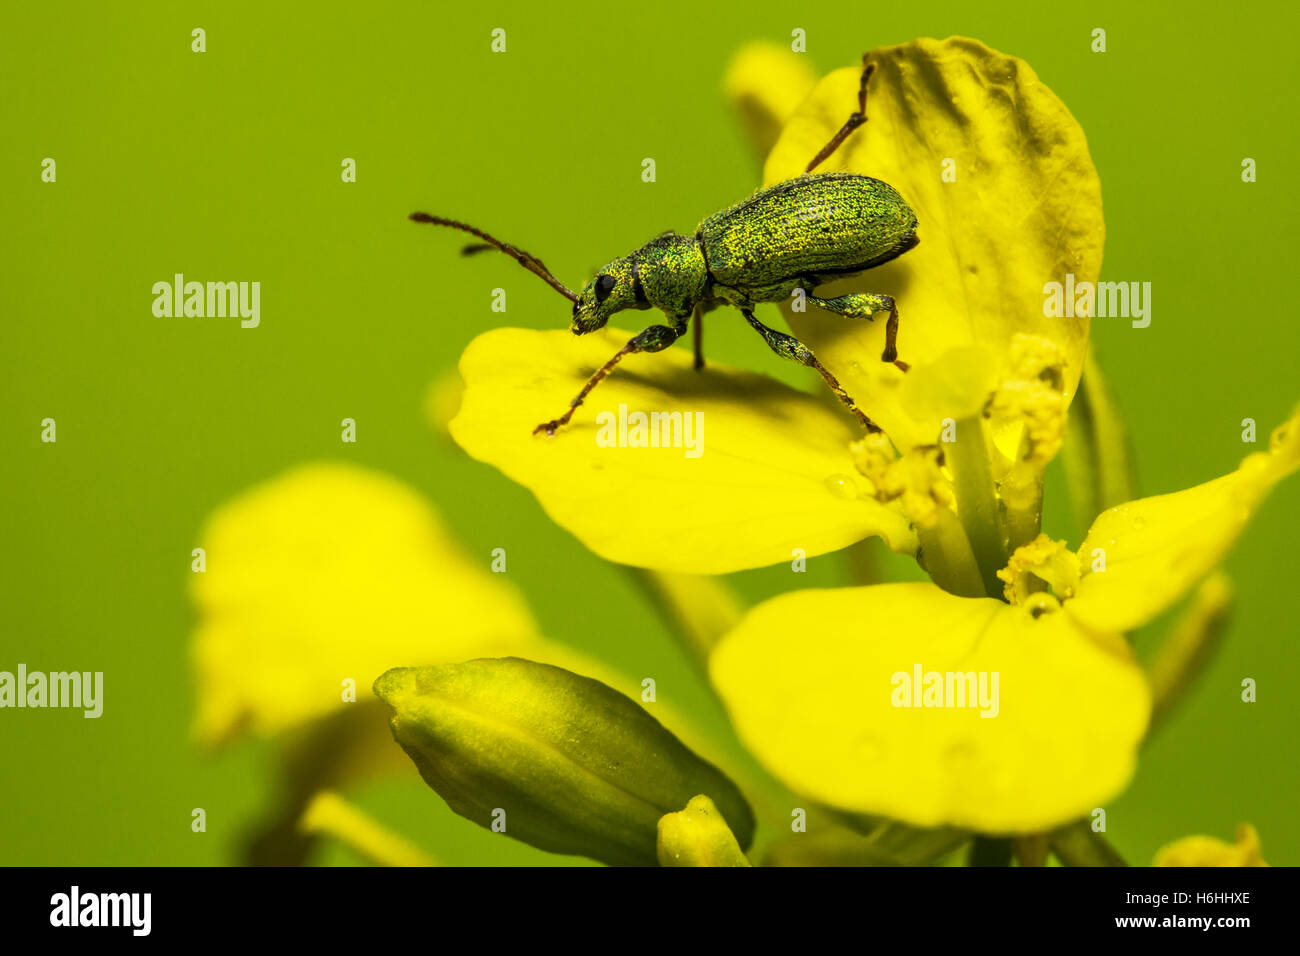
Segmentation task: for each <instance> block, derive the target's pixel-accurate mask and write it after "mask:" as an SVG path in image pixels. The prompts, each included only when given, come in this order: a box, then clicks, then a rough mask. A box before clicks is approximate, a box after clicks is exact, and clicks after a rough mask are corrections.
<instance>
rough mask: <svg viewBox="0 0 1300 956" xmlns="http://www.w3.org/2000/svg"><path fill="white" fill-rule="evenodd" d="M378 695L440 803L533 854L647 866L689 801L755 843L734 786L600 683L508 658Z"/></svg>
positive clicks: (450, 669) (437, 671) (436, 672)
mask: <svg viewBox="0 0 1300 956" xmlns="http://www.w3.org/2000/svg"><path fill="white" fill-rule="evenodd" d="M375 694H376V695H377V696H378V697H379V698H380V699H382V700H383V701H384V702H385V703H386V704H388V706H389V707H391V708H392V709H393V711H394V714H393V717H392V720H391V721H390V724H391V726H392V729H393V737H394V738H395V739H396V740H397V742H398V743H399V744H401V745H402V749H403V750H405V751H406V753H407V755H408V756H409V757H410V758H411V759H412V760H414V761H415V765H416V767H418V768H419V770H420V775H421V776H422V777H424V780H425V782H426V783H428V784H429V786H431V787H432V788H433V789H434V790H435V791H437V792H438V794H439V795H440V796H441V797H442V798H443V799H444V800H446V801H447V804H448V806H450V807H451V808H452V809H453V810H455V811H456V812H457V813H459V814H460V815H461V816H463V817H466V818H467V819H470V820H473V821H474V822H475V823H478V824H480V825H482V826H485V827H488V828H490V829H493V830H497V831H503V832H505V833H506V834H507V835H509V836H512V837H514V838H515V839H517V840H523V841H524V842H525V843H529V844H532V845H533V846H535V847H538V848H540V849H543V850H549V851H551V852H553V853H571V854H578V855H581V856H587V857H591V858H592V859H595V860H600V861H602V862H604V863H608V864H611V865H644V866H653V865H654V864H655V863H656V862H657V860H658V857H657V851H656V842H657V826H658V822H659V818H660V817H662V816H663V815H664V814H666V813H672V812H675V811H677V810H681V809H682V808H683V807H685V806H686V805H687V803H688V802H689V801H690V799H691V798H692V797H693V796H695V795H696V794H707V795H708V796H709V797H711V798H712V799H713V801H714V803H715V804H717V807H718V808H719V809H720V810H721V813H722V815H723V817H725V819H726V821H727V823H728V825H729V826H730V827H731V829H732V831H733V832H734V833H735V835H736V838H737V839H738V840H739V842H740V845H741V846H748V845H749V842H750V840H751V839H752V837H753V832H754V816H753V813H752V812H751V810H750V808H749V804H747V803H746V802H745V798H744V797H743V796H742V795H741V793H740V791H739V790H738V789H737V788H736V786H735V784H733V783H732V782H731V781H730V780H729V779H727V777H726V776H725V775H724V774H723V773H722V772H721V771H720V770H718V769H717V768H716V767H714V766H713V765H712V764H709V763H707V762H705V761H704V760H702V759H700V758H699V757H698V756H696V755H695V754H694V753H692V752H691V751H690V750H688V749H687V748H686V746H685V745H683V744H682V742H681V741H679V740H678V739H677V738H676V737H674V736H673V735H672V734H671V733H670V732H669V731H668V730H666V729H665V728H664V726H663V725H662V724H660V723H659V721H657V720H655V719H654V718H653V717H651V716H650V715H649V714H648V713H646V712H645V710H643V709H642V708H641V706H640V705H638V704H637V703H635V702H634V701H632V700H630V699H629V698H627V697H625V696H624V695H622V694H620V693H618V692H617V691H615V690H613V689H612V688H610V687H607V686H606V685H604V684H602V683H600V681H596V680H592V679H591V678H589V677H582V676H580V675H578V674H574V673H572V672H570V671H566V670H563V669H561V668H559V667H553V666H551V665H549V664H538V663H535V662H533V661H526V660H521V659H519V658H515V657H507V658H500V659H482V660H474V661H467V662H466V663H463V664H444V665H438V666H434V667H398V668H394V669H393V670H390V671H388V672H387V673H385V674H383V675H382V676H381V677H380V678H379V679H378V680H377V681H375Z"/></svg>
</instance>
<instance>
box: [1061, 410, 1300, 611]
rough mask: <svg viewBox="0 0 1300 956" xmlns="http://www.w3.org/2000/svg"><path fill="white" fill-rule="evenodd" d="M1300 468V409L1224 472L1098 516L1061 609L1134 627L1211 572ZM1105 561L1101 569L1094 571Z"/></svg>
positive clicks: (1163, 608) (1186, 591)
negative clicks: (1259, 448) (1266, 443)
mask: <svg viewBox="0 0 1300 956" xmlns="http://www.w3.org/2000/svg"><path fill="white" fill-rule="evenodd" d="M1297 468H1300V409H1298V410H1297V411H1296V413H1295V414H1293V415H1292V417H1291V419H1290V420H1289V421H1288V422H1286V424H1284V425H1282V426H1281V427H1280V428H1278V429H1276V430H1275V431H1274V432H1273V436H1272V441H1271V448H1270V450H1269V451H1267V452H1256V453H1255V454H1253V455H1250V456H1249V457H1247V458H1246V459H1245V460H1244V461H1242V463H1241V466H1240V467H1239V468H1238V469H1237V470H1236V471H1234V472H1232V473H1231V474H1229V475H1224V476H1223V477H1222V478H1216V479H1215V480H1214V481H1209V482H1206V483H1205V484H1203V485H1197V486H1196V487H1194V488H1188V489H1186V490H1185V491H1177V492H1174V493H1172V494H1168V495H1157V496H1155V497H1153V498H1140V499H1138V500H1137V501H1130V502H1129V503H1128V504H1123V505H1119V506H1117V507H1115V508H1111V509H1110V510H1109V511H1105V512H1103V513H1102V514H1101V515H1100V516H1099V517H1098V518H1097V520H1096V521H1095V522H1093V525H1092V528H1091V530H1090V531H1089V532H1088V536H1087V538H1086V539H1084V542H1083V545H1082V546H1081V547H1080V548H1079V560H1080V563H1081V565H1082V567H1083V569H1084V572H1085V576H1084V578H1083V581H1082V582H1081V583H1080V585H1079V588H1078V593H1077V594H1076V595H1075V597H1074V599H1073V600H1071V601H1069V602H1067V603H1066V605H1065V607H1066V610H1067V611H1068V612H1069V613H1070V614H1071V615H1072V616H1073V617H1074V618H1076V619H1077V620H1079V621H1080V622H1082V623H1084V624H1086V625H1087V626H1088V627H1091V628H1096V629H1097V630H1099V631H1126V630H1131V629H1133V628H1136V627H1140V626H1141V625H1143V624H1145V623H1146V622H1147V621H1149V620H1151V619H1152V618H1153V617H1155V616H1156V615H1157V614H1159V613H1160V612H1161V611H1163V610H1165V609H1166V608H1168V607H1170V606H1171V605H1173V604H1174V603H1175V602H1177V601H1178V600H1179V599H1181V598H1182V597H1183V596H1184V595H1186V594H1187V593H1188V592H1190V591H1191V590H1192V589H1193V588H1194V587H1196V585H1197V584H1198V583H1199V582H1200V581H1201V580H1202V579H1203V578H1204V577H1205V576H1206V575H1207V574H1209V573H1210V572H1211V571H1212V570H1214V568H1215V567H1217V566H1218V565H1219V564H1220V563H1221V562H1222V561H1223V559H1224V558H1225V557H1227V555H1228V552H1229V551H1230V550H1231V549H1232V546H1233V545H1234V544H1235V543H1236V541H1237V538H1238V537H1240V536H1241V533H1242V531H1243V530H1244V529H1245V527H1246V524H1247V523H1248V522H1249V521H1250V519H1251V516H1252V515H1254V513H1255V511H1256V510H1258V508H1259V506H1260V504H1261V503H1262V502H1263V500H1264V498H1265V497H1266V496H1267V495H1268V493H1269V492H1270V491H1271V490H1272V489H1273V486H1274V485H1275V484H1277V483H1278V482H1279V481H1281V480H1282V479H1283V478H1285V477H1287V476H1288V475H1290V474H1292V473H1294V472H1295V471H1296V469H1297ZM1103 559H1104V562H1105V570H1104V571H1102V570H1094V566H1095V567H1097V568H1100V567H1101V565H1100V561H1101V560H1103Z"/></svg>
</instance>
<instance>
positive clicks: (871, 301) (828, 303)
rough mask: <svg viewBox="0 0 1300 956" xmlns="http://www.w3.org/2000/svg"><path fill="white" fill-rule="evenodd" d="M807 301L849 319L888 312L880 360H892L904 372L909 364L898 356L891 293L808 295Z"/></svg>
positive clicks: (896, 306)
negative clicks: (827, 297)
mask: <svg viewBox="0 0 1300 956" xmlns="http://www.w3.org/2000/svg"><path fill="white" fill-rule="evenodd" d="M808 301H809V302H811V303H812V304H813V305H815V306H817V307H818V308H821V309H825V310H826V311H827V312H834V313H835V314H836V315H842V316H845V317H846V318H850V319H868V320H870V319H872V318H874V317H875V314H876V313H877V312H888V313H889V321H887V322H886V323H885V350H884V351H883V352H881V353H880V360H881V361H882V362H893V363H894V364H895V365H896V366H898V368H900V369H901V370H902V371H904V372H906V371H907V370H908V369H909V368H910V367H911V366H909V365H908V364H907V363H906V362H904V361H903V360H902V359H900V358H899V357H898V305H897V303H895V302H894V297H893V296H892V295H884V294H883V293H877V292H859V293H856V294H855V295H841V296H837V297H836V298H834V299H819V298H817V297H816V296H811V295H810V296H808Z"/></svg>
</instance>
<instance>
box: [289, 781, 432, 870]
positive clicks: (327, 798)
mask: <svg viewBox="0 0 1300 956" xmlns="http://www.w3.org/2000/svg"><path fill="white" fill-rule="evenodd" d="M301 827H302V829H303V830H304V831H306V832H307V833H324V834H328V835H329V836H332V837H334V838H335V839H336V840H338V841H340V842H341V843H343V844H344V845H345V846H348V847H351V848H352V849H353V850H355V851H356V852H357V853H358V854H360V855H361V856H363V857H365V858H366V859H367V860H369V861H371V862H372V863H377V864H379V865H380V866H437V865H438V864H437V861H436V860H434V859H433V858H432V857H430V856H429V855H428V854H426V853H425V852H424V851H423V850H421V849H419V848H418V847H417V846H415V845H414V844H412V843H411V842H410V841H409V840H407V839H406V838H405V837H403V836H401V835H399V834H397V833H393V832H392V831H391V830H388V829H387V828H386V827H384V826H383V825H382V824H380V823H378V822H376V821H375V820H373V819H371V818H370V817H369V816H367V815H366V814H364V813H362V812H361V811H360V810H358V809H357V808H356V807H354V806H352V804H350V803H348V802H347V801H346V800H344V799H343V798H342V797H340V796H339V795H338V794H336V793H331V792H330V791H327V790H323V791H321V792H320V793H318V794H317V795H316V796H315V797H314V798H313V799H312V801H311V803H309V804H308V805H307V809H306V811H305V812H304V813H303V815H302V822H301Z"/></svg>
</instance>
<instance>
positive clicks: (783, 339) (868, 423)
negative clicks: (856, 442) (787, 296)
mask: <svg viewBox="0 0 1300 956" xmlns="http://www.w3.org/2000/svg"><path fill="white" fill-rule="evenodd" d="M740 311H741V314H743V315H744V316H745V320H746V321H747V322H749V324H750V325H752V326H753V327H754V331H756V332H757V333H758V334H759V335H761V336H763V341H764V342H766V343H767V347H768V348H770V349H771V350H772V351H773V352H775V353H776V354H777V355H779V356H781V357H782V358H787V359H790V360H791V361H794V362H798V363H799V364H800V365H807V366H808V367H809V368H811V369H816V370H817V374H819V375H820V376H821V377H822V378H824V379H825V380H826V384H827V385H829V386H830V388H831V391H832V392H834V393H835V394H836V395H837V396H838V397H839V400H840V401H841V402H843V403H844V404H845V405H846V406H847V407H848V409H849V411H851V412H852V413H853V414H854V415H856V416H858V420H859V421H861V422H862V424H863V426H865V427H866V429H867V431H869V432H878V431H880V426H879V425H877V424H876V423H875V422H873V421H872V420H871V419H870V418H868V417H867V416H866V414H865V413H864V412H863V411H862V409H860V408H858V405H857V403H856V402H855V401H853V399H852V397H851V396H850V395H849V393H848V392H846V391H845V390H844V386H843V385H841V384H840V380H839V379H838V378H836V377H835V376H834V375H833V374H832V373H831V370H830V369H828V368H827V367H826V366H825V365H823V364H822V363H821V362H820V361H818V359H817V356H815V355H813V353H812V349H810V348H808V346H806V345H804V344H803V343H802V342H800V341H799V340H798V339H796V338H795V337H794V336H793V335H786V334H785V333H784V332H778V331H777V330H776V329H769V328H768V327H767V326H766V325H764V324H763V323H762V322H760V321H758V319H756V318H754V313H753V311H751V310H750V309H745V308H742V309H741V310H740Z"/></svg>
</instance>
